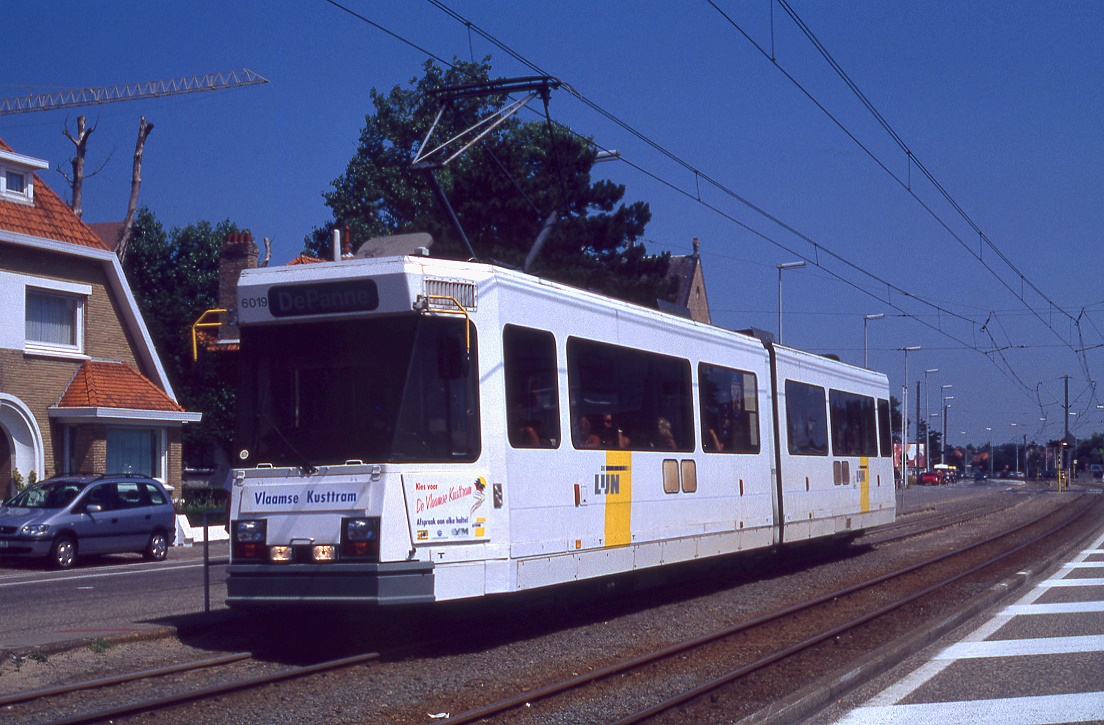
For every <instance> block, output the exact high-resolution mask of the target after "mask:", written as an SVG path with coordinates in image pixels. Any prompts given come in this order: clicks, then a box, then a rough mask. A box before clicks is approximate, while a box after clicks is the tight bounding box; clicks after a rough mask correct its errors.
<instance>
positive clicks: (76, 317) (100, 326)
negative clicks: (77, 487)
mask: <svg viewBox="0 0 1104 725" xmlns="http://www.w3.org/2000/svg"><path fill="white" fill-rule="evenodd" d="M47 167H48V165H47V163H46V162H45V161H40V160H38V159H34V158H31V157H29V156H23V155H21V154H17V153H14V152H13V151H12V150H11V148H10V147H9V146H8V145H7V144H5V143H4V142H3V141H0V310H2V314H0V498H7V497H8V496H9V495H11V493H13V491H14V482H13V478H14V477H15V476H16V473H17V472H18V474H19V475H20V476H22V477H23V478H24V479H25V478H26V477H28V476H29V475H30V473H31V472H32V471H33V472H34V474H35V476H36V477H37V478H39V479H42V478H46V477H49V476H53V475H56V474H58V473H67V472H78V471H80V472H93V473H97V472H99V473H106V472H111V473H116V472H128V471H129V472H135V473H145V474H148V475H152V476H153V477H155V478H158V479H160V480H161V481H163V482H165V483H166V484H167V485H169V486H172V487H174V488H178V487H179V485H180V480H181V473H182V471H181V450H180V440H181V427H182V426H183V425H185V424H186V423H190V422H197V421H199V419H200V415H201V414H199V413H190V412H187V411H185V410H184V409H183V408H181V406H180V405H179V404H178V403H177V402H176V396H175V395H174V393H173V390H172V386H171V385H170V384H169V380H168V378H167V377H166V375H165V371H164V368H163V367H162V366H161V361H160V360H159V359H158V357H157V352H156V351H155V350H154V348H153V343H152V341H151V339H150V336H149V332H148V331H147V330H146V325H145V322H144V321H143V320H142V316H141V314H140V313H139V311H138V306H137V304H136V303H135V300H134V297H133V295H132V294H131V291H130V287H129V286H128V285H127V281H126V278H125V277H124V276H123V269H122V266H121V265H120V264H119V260H118V257H116V256H115V254H114V253H113V252H112V251H111V250H110V249H109V248H108V246H107V245H105V244H104V243H103V242H102V241H101V240H100V239H99V237H97V236H96V234H94V233H93V232H92V230H91V229H90V228H89V227H88V226H87V225H86V224H85V223H84V222H82V221H81V220H80V219H79V218H78V217H77V216H76V215H75V214H73V212H72V211H71V210H70V209H69V207H68V206H67V205H66V204H65V203H64V202H63V201H62V200H61V199H60V198H59V197H58V196H57V194H55V193H54V192H53V191H52V190H50V188H49V187H47V186H46V185H45V184H44V183H43V182H42V180H41V179H40V178H39V176H38V175H37V173H36V172H37V171H39V170H42V169H46V168H47Z"/></svg>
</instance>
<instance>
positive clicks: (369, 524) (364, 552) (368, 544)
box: [341, 517, 380, 561]
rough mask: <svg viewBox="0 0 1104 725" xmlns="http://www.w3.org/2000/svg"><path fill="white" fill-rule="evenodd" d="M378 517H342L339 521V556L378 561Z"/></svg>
mask: <svg viewBox="0 0 1104 725" xmlns="http://www.w3.org/2000/svg"><path fill="white" fill-rule="evenodd" d="M379 532H380V520H379V519H378V518H375V517H372V518H356V519H343V520H342V521H341V557H342V558H343V559H369V560H371V561H379Z"/></svg>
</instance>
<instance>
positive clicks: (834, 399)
mask: <svg viewBox="0 0 1104 725" xmlns="http://www.w3.org/2000/svg"><path fill="white" fill-rule="evenodd" d="M828 407H829V410H830V411H831V416H832V455H835V456H876V455H878V433H877V424H876V422H875V415H874V398H870V397H867V396H865V395H856V394H854V393H845V392H843V391H841V390H830V391H828Z"/></svg>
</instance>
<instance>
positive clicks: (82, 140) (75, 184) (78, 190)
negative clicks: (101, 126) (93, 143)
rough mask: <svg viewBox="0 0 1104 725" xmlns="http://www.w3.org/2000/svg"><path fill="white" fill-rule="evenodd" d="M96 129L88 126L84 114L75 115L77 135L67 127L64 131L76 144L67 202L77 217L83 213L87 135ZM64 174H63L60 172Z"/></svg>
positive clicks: (71, 161) (71, 160)
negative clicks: (69, 200)
mask: <svg viewBox="0 0 1104 725" xmlns="http://www.w3.org/2000/svg"><path fill="white" fill-rule="evenodd" d="M95 130H96V127H95V126H92V127H89V126H88V119H87V118H85V117H84V116H77V136H76V138H74V137H73V134H71V133H69V129H68V128H66V129H65V131H64V134H65V137H66V138H67V139H69V140H70V141H72V142H73V145H74V146H76V149H77V151H76V155H75V156H73V158H72V159H70V163H72V164H73V177H72V178H68V177H66V178H67V180H68V181H69V185H70V188H71V189H72V190H73V197H72V201H71V202H70V203H69V207H70V208H71V209H72V210H73V213H74V214H76V215H77V216H78V217H79V216H80V215H81V214H82V213H83V211H84V210H83V209H81V201H82V198H83V192H84V156H85V153H86V152H87V151H88V137H89V136H91V135H92V132H93V131H95ZM62 176H65V174H62Z"/></svg>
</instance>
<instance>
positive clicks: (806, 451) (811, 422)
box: [786, 380, 828, 456]
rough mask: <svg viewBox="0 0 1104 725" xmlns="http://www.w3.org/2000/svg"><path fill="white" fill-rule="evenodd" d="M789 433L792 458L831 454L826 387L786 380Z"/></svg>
mask: <svg viewBox="0 0 1104 725" xmlns="http://www.w3.org/2000/svg"><path fill="white" fill-rule="evenodd" d="M786 431H787V434H788V436H787V437H788V438H789V450H790V455H794V456H826V455H828V415H827V413H826V411H825V408H824V388H821V387H818V386H816V385H807V384H805V383H798V382H795V381H793V380H787V381H786Z"/></svg>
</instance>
